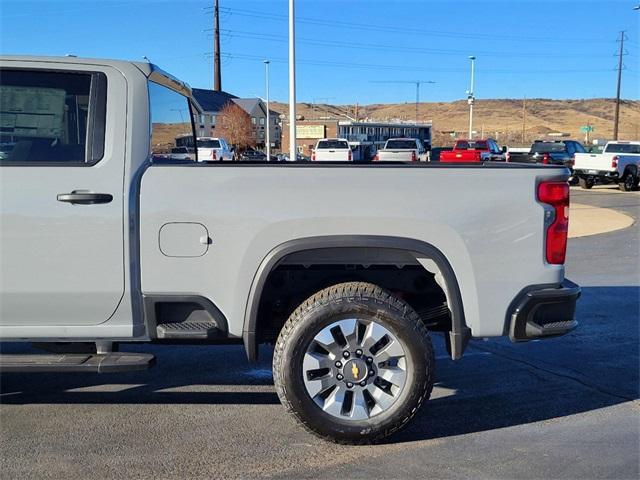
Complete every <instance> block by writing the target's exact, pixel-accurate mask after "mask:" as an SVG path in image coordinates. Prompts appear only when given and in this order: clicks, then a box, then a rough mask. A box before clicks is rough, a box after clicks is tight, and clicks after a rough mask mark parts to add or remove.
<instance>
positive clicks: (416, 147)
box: [373, 138, 427, 162]
mask: <svg viewBox="0 0 640 480" xmlns="http://www.w3.org/2000/svg"><path fill="white" fill-rule="evenodd" d="M373 160H374V161H376V162H418V161H426V160H427V151H426V149H425V148H424V146H423V145H422V142H421V141H420V140H418V139H415V138H390V139H389V140H387V141H386V143H385V144H384V148H382V149H381V150H378V153H377V154H376V156H375V157H374V159H373Z"/></svg>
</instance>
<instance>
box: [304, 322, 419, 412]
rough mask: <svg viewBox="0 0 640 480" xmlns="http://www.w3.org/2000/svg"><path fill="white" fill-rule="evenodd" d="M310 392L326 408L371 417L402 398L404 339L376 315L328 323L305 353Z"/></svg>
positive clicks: (405, 365) (305, 374) (405, 366)
mask: <svg viewBox="0 0 640 480" xmlns="http://www.w3.org/2000/svg"><path fill="white" fill-rule="evenodd" d="M302 374H303V380H304V384H305V387H306V389H307V393H308V394H309V395H310V396H311V398H312V399H313V401H314V402H315V403H316V405H318V406H319V407H320V408H321V409H322V410H324V411H325V412H326V413H328V414H330V415H332V416H334V417H338V418H340V419H344V420H366V419H368V418H371V417H374V416H376V415H379V414H380V413H382V412H384V411H386V410H388V409H389V408H391V406H392V405H393V404H394V403H395V402H396V400H397V399H398V397H399V396H400V394H401V393H402V390H403V389H404V386H405V383H406V379H407V358H406V354H405V349H404V347H403V346H402V344H401V343H400V341H399V340H398V339H397V338H396V337H395V336H394V335H393V334H392V333H391V332H390V331H389V330H388V329H386V328H385V327H383V326H382V325H380V324H379V323H377V322H376V321H374V320H368V319H366V320H365V319H346V320H339V321H336V322H334V323H332V324H331V325H328V326H327V327H325V328H323V329H322V330H321V331H320V332H319V333H318V334H317V335H316V336H315V337H314V338H313V340H312V341H311V343H310V344H309V346H308V347H307V351H306V353H305V356H304V363H303V367H302Z"/></svg>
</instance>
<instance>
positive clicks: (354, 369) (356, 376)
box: [351, 363, 360, 380]
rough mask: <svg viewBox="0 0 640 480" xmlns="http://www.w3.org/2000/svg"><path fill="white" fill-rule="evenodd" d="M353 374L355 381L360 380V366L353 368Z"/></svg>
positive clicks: (354, 365)
mask: <svg viewBox="0 0 640 480" xmlns="http://www.w3.org/2000/svg"><path fill="white" fill-rule="evenodd" d="M351 373H352V374H353V378H354V380H358V376H359V375H360V369H359V368H358V365H356V364H355V363H354V364H353V365H352V366H351Z"/></svg>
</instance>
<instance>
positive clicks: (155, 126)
mask: <svg viewBox="0 0 640 480" xmlns="http://www.w3.org/2000/svg"><path fill="white" fill-rule="evenodd" d="M149 110H150V113H151V136H150V152H151V158H152V160H153V161H162V160H169V159H171V153H172V151H173V149H174V148H178V147H186V148H194V145H195V144H196V136H195V128H194V124H193V114H194V113H197V112H195V109H194V108H193V107H192V105H191V102H190V100H189V98H187V97H186V96H184V95H182V94H181V93H178V92H176V91H175V90H172V89H170V88H168V87H165V86H164V85H160V84H159V83H156V82H153V81H149ZM174 153H177V152H174ZM181 153H182V152H181Z"/></svg>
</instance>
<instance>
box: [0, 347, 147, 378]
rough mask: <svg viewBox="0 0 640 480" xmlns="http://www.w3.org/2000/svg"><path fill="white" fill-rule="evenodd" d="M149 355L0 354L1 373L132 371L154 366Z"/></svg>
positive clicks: (127, 353)
mask: <svg viewBox="0 0 640 480" xmlns="http://www.w3.org/2000/svg"><path fill="white" fill-rule="evenodd" d="M155 360H156V359H155V357H154V356H153V355H151V354H149V353H131V352H112V353H105V354H85V353H70V354H21V355H14V354H1V355H0V372H2V373H7V372H96V373H108V372H131V371H135V370H146V369H147V368H149V367H151V366H153V365H154V364H155Z"/></svg>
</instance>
